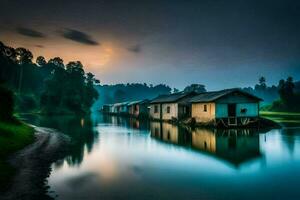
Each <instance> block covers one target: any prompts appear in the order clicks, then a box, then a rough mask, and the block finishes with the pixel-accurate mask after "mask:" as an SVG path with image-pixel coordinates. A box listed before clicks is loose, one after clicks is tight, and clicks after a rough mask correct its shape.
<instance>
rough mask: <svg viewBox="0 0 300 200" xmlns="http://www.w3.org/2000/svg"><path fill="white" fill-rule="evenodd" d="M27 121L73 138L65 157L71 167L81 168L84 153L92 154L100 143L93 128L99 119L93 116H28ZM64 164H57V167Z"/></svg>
mask: <svg viewBox="0 0 300 200" xmlns="http://www.w3.org/2000/svg"><path fill="white" fill-rule="evenodd" d="M23 117H25V119H26V121H29V122H30V123H32V124H34V125H36V126H40V127H48V128H53V129H56V130H58V131H59V132H62V133H64V134H66V135H67V136H69V137H70V138H71V144H70V148H68V155H67V156H66V157H65V160H66V161H67V163H68V164H69V165H71V166H79V165H80V164H81V162H82V161H83V159H84V153H85V152H87V153H90V152H92V150H93V146H94V145H95V144H96V142H97V141H98V132H97V131H96V130H95V129H94V128H93V127H95V122H97V121H99V119H97V118H95V119H93V120H92V117H93V116H85V117H77V116H36V115H34V116H33V115H26V116H23ZM61 165H62V163H59V162H58V163H56V167H59V166H61Z"/></svg>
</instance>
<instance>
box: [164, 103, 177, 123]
mask: <svg viewBox="0 0 300 200" xmlns="http://www.w3.org/2000/svg"><path fill="white" fill-rule="evenodd" d="M168 107H170V113H167V108H168ZM172 118H176V119H177V118H178V104H177V103H164V104H162V119H163V120H171V119H172Z"/></svg>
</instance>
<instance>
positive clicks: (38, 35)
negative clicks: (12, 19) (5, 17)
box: [17, 27, 46, 38]
mask: <svg viewBox="0 0 300 200" xmlns="http://www.w3.org/2000/svg"><path fill="white" fill-rule="evenodd" d="M17 33H19V34H21V35H25V36H28V37H33V38H44V37H46V35H45V34H43V33H41V32H39V31H36V30H33V29H30V28H24V27H18V28H17Z"/></svg>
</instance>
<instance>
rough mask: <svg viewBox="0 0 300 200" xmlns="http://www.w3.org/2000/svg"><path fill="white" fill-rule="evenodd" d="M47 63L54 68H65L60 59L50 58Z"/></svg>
mask: <svg viewBox="0 0 300 200" xmlns="http://www.w3.org/2000/svg"><path fill="white" fill-rule="evenodd" d="M48 63H49V64H53V65H54V66H56V67H59V68H65V65H64V61H63V59H61V58H60V57H54V58H51V59H50V60H49V61H48Z"/></svg>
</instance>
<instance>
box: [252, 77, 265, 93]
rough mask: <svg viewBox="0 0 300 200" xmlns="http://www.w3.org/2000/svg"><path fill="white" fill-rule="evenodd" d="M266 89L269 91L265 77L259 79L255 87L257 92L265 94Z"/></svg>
mask: <svg viewBox="0 0 300 200" xmlns="http://www.w3.org/2000/svg"><path fill="white" fill-rule="evenodd" d="M266 89H267V84H266V78H265V77H264V76H261V77H260V78H259V79H258V84H256V85H255V90H256V91H258V92H265V90H266Z"/></svg>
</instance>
